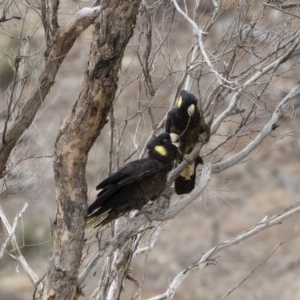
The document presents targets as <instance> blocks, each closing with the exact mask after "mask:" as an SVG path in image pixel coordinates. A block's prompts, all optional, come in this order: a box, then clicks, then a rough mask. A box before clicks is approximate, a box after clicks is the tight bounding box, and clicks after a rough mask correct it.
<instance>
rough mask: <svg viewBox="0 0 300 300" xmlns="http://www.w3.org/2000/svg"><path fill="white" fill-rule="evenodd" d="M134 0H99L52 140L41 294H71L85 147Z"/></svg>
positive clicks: (103, 111) (103, 110)
mask: <svg viewBox="0 0 300 300" xmlns="http://www.w3.org/2000/svg"><path fill="white" fill-rule="evenodd" d="M139 4H140V1H139V0H123V1H116V0H114V1H102V3H101V6H102V10H101V12H100V18H99V21H98V22H97V23H96V24H95V31H94V35H93V40H92V44H91V52H90V59H89V63H88V68H87V71H86V73H85V78H84V82H83V86H82V90H81V93H80V95H79V97H78V100H77V101H76V103H75V105H74V107H73V109H72V112H71V114H70V116H69V117H68V118H67V119H66V120H65V122H64V123H63V125H62V128H61V130H60V132H59V135H58V137H57V141H56V145H55V158H54V172H55V190H56V201H57V214H56V220H55V222H54V224H53V227H52V233H53V243H52V254H51V258H50V264H49V269H48V271H47V274H46V278H45V281H44V282H45V286H44V291H43V299H64V300H65V299H76V298H77V297H78V289H77V276H78V268H79V266H80V260H81V254H82V248H83V244H84V228H85V215H86V206H87V186H86V180H85V168H86V162H87V155H88V152H89V150H90V148H91V146H92V145H93V143H94V141H95V139H96V138H97V137H98V135H99V133H100V131H101V129H102V127H103V126H104V125H105V122H106V117H107V114H108V112H109V110H110V108H111V106H112V103H113V100H114V97H115V93H116V90H117V84H118V72H119V70H120V65H121V60H122V57H123V53H124V50H125V47H126V45H127V43H128V41H129V39H130V37H131V36H132V34H133V29H134V27H135V22H136V15H137V11H138V8H139Z"/></svg>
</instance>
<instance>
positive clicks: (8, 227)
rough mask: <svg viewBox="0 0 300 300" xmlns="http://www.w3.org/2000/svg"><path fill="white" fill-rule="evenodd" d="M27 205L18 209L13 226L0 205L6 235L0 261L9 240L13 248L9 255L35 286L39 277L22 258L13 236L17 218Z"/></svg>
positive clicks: (0, 252)
mask: <svg viewBox="0 0 300 300" xmlns="http://www.w3.org/2000/svg"><path fill="white" fill-rule="evenodd" d="M27 207H28V204H27V202H26V203H25V204H24V206H23V208H22V209H21V210H20V212H19V213H18V214H17V215H16V217H15V219H14V222H13V226H11V225H10V224H9V222H8V220H7V218H6V216H5V213H4V211H3V209H2V207H1V206H0V220H1V221H2V223H3V225H4V227H5V229H6V231H7V234H8V237H7V239H6V240H5V242H4V243H3V245H2V247H1V251H0V261H1V258H2V257H3V254H4V251H5V249H6V247H7V245H8V243H9V242H11V244H12V247H13V249H14V255H11V257H13V258H14V259H15V260H16V261H17V262H18V263H19V264H20V265H21V266H22V268H23V270H24V271H25V272H26V274H27V275H28V277H29V279H30V281H31V282H32V284H33V285H34V286H35V287H37V285H38V283H39V278H38V276H37V275H36V274H35V273H34V271H33V270H32V269H31V268H30V266H29V265H28V263H27V261H26V259H25V258H24V256H23V255H22V253H21V251H20V248H19V245H18V242H17V239H16V236H15V230H16V227H17V224H18V221H19V219H20V218H21V217H22V215H23V214H24V213H25V211H26V209H27Z"/></svg>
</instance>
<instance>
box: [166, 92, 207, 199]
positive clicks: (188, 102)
mask: <svg viewBox="0 0 300 300" xmlns="http://www.w3.org/2000/svg"><path fill="white" fill-rule="evenodd" d="M166 132H168V133H170V134H174V133H175V135H174V136H176V135H177V136H178V137H179V141H178V142H179V146H178V152H179V156H178V163H180V162H181V161H182V160H183V159H184V157H185V155H187V154H189V153H190V152H191V151H192V149H193V148H194V146H195V144H196V143H197V142H198V141H199V135H200V134H201V133H203V132H207V138H206V140H205V142H207V141H208V139H209V134H210V129H209V127H208V125H207V124H206V123H205V120H204V117H203V113H202V111H201V110H200V109H199V108H198V106H197V98H196V97H195V96H194V95H193V94H191V93H189V92H187V91H185V90H182V91H181V92H180V94H179V97H178V98H177V100H176V103H175V106H174V107H173V108H172V109H171V110H170V111H169V113H168V115H167V121H166ZM199 163H201V164H202V163H203V160H202V158H201V157H200V156H198V157H197V158H196V159H195V161H193V162H190V164H189V165H188V166H187V167H186V168H185V169H184V170H183V171H182V173H181V174H180V175H179V177H178V178H177V179H176V180H175V191H176V193H177V194H178V195H181V194H187V193H190V192H191V191H192V190H193V188H194V187H195V178H196V167H197V165H198V164H199Z"/></svg>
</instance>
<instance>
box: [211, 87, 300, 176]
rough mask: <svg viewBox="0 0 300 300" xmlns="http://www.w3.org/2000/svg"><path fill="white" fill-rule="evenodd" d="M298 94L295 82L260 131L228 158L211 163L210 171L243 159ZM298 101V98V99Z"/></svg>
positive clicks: (214, 171) (269, 131)
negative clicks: (241, 148)
mask: <svg viewBox="0 0 300 300" xmlns="http://www.w3.org/2000/svg"><path fill="white" fill-rule="evenodd" d="M299 94H300V83H297V84H296V85H295V86H294V87H293V88H292V89H291V91H290V92H289V93H288V94H287V95H286V96H285V97H284V98H283V99H282V100H281V101H280V103H279V104H278V105H277V107H276V109H275V110H274V112H273V115H272V117H271V119H270V120H269V122H268V123H267V124H266V125H265V126H264V127H263V129H262V130H261V131H260V133H259V134H258V135H257V136H256V137H255V139H254V140H253V141H251V142H250V143H249V144H248V145H247V146H246V147H245V148H244V149H243V150H242V151H240V152H239V153H237V154H236V155H233V156H231V157H230V158H228V159H226V160H224V161H222V162H219V163H216V164H213V165H212V173H219V172H221V171H223V170H225V169H228V168H229V167H231V166H233V165H235V164H237V163H238V162H240V161H241V160H243V159H244V158H245V157H246V156H248V155H249V154H250V153H251V152H252V151H253V150H254V149H255V148H256V147H257V146H258V145H260V144H261V142H262V141H263V140H264V139H265V138H266V137H267V136H268V135H269V134H270V133H271V132H272V131H273V130H274V129H275V128H276V126H277V123H278V121H279V119H280V117H282V116H283V114H284V111H285V109H286V108H287V106H288V105H289V104H290V103H291V102H292V101H293V100H294V99H295V97H297V96H298V95H299ZM298 101H299V99H298Z"/></svg>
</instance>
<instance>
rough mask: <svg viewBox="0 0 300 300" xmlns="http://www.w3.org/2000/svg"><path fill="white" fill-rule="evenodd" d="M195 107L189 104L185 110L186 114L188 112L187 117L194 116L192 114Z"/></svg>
mask: <svg viewBox="0 0 300 300" xmlns="http://www.w3.org/2000/svg"><path fill="white" fill-rule="evenodd" d="M195 108H196V107H195V105H194V104H191V105H190V106H189V107H188V109H187V112H188V115H189V116H190V117H192V116H193V115H194V113H195Z"/></svg>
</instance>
